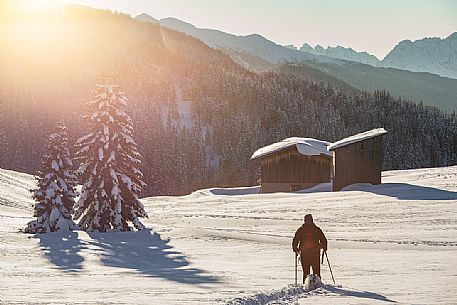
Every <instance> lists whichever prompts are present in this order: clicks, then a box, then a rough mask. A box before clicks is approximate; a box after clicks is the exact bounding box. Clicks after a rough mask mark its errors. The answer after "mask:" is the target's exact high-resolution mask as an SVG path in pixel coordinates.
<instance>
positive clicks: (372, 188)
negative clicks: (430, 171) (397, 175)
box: [345, 183, 457, 200]
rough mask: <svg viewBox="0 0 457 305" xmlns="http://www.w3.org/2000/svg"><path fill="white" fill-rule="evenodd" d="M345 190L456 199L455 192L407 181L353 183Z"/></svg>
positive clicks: (404, 196)
mask: <svg viewBox="0 0 457 305" xmlns="http://www.w3.org/2000/svg"><path fill="white" fill-rule="evenodd" d="M345 190H358V191H363V192H370V193H374V194H378V195H384V196H389V197H393V198H397V199H400V200H457V192H451V191H446V190H441V189H437V188H433V187H427V186H420V185H414V184H408V183H383V184H380V185H371V184H367V185H365V184H364V185H354V188H351V186H349V187H348V188H345Z"/></svg>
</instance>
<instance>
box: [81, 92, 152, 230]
mask: <svg viewBox="0 0 457 305" xmlns="http://www.w3.org/2000/svg"><path fill="white" fill-rule="evenodd" d="M126 105H127V98H126V96H125V95H124V94H123V93H121V92H119V91H118V89H117V87H116V86H113V85H97V86H96V88H95V100H93V101H90V102H88V103H87V106H88V107H89V113H90V114H91V115H89V116H86V119H87V120H88V122H89V129H90V133H89V134H88V135H86V136H84V137H82V138H80V139H79V140H78V142H77V146H78V147H79V152H78V153H77V159H78V160H79V161H80V162H81V165H80V168H79V170H78V173H79V175H80V179H81V182H82V183H83V187H82V195H81V197H80V198H79V201H78V203H77V210H76V214H75V219H80V222H79V226H80V228H81V229H82V230H85V231H98V232H106V231H109V230H114V231H129V230H130V229H131V228H130V226H129V223H132V224H133V225H134V226H135V228H136V229H138V230H141V229H144V228H145V227H144V225H143V224H142V223H141V222H140V220H139V217H147V214H146V212H145V210H144V207H143V204H142V203H141V202H140V201H139V200H138V195H139V194H140V192H141V188H142V186H144V183H143V181H142V179H143V175H142V173H141V172H140V170H139V169H138V166H139V165H140V164H141V161H140V160H139V158H140V154H139V153H138V150H137V144H136V143H135V141H134V140H133V138H132V133H133V124H132V121H131V119H130V117H129V116H128V115H127V113H125V112H124V110H123V109H124V108H125V107H126Z"/></svg>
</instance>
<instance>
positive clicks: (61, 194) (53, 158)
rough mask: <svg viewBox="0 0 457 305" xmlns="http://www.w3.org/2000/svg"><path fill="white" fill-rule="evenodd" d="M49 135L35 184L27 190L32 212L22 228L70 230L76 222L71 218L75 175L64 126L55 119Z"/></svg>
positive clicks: (40, 231)
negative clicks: (32, 207)
mask: <svg viewBox="0 0 457 305" xmlns="http://www.w3.org/2000/svg"><path fill="white" fill-rule="evenodd" d="M56 129H57V130H56V132H55V133H52V134H51V135H50V136H49V140H48V142H47V144H46V147H45V153H44V155H43V160H42V162H41V169H40V171H39V173H38V176H37V177H36V179H37V184H38V188H37V189H35V190H31V192H32V193H33V199H35V201H36V203H35V212H34V216H35V217H37V219H36V220H33V221H31V222H29V223H28V226H27V228H25V232H27V233H47V232H55V231H70V230H74V229H77V228H78V226H77V225H76V224H75V223H74V222H73V220H72V214H73V208H74V204H75V197H76V196H77V192H76V191H75V187H76V185H77V183H78V179H77V177H76V175H75V173H74V170H73V162H72V160H71V158H70V152H69V150H68V145H67V143H68V141H67V128H66V127H65V126H64V125H63V123H58V124H57V128H56Z"/></svg>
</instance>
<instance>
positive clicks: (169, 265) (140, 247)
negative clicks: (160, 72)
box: [0, 167, 457, 304]
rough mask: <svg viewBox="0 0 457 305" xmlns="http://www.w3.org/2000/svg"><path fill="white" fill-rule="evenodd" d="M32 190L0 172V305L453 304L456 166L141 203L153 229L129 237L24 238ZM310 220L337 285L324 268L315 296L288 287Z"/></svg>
mask: <svg viewBox="0 0 457 305" xmlns="http://www.w3.org/2000/svg"><path fill="white" fill-rule="evenodd" d="M32 187H33V179H32V177H31V176H29V175H24V174H20V173H16V172H11V171H5V170H0V244H1V247H0V257H1V258H0V303H1V304H10V303H14V304H16V303H33V304H37V303H38V304H39V303H42V304H49V303H54V304H62V303H72V304H121V303H122V304H124V303H128V304H228V303H229V304H297V303H298V304H383V303H390V302H397V303H400V304H436V303H441V304H455V303H457V294H456V289H457V264H456V263H455V258H456V257H457V167H448V168H437V169H421V170H409V171H391V172H385V173H383V184H382V185H379V186H371V185H354V186H350V187H348V188H347V189H346V190H345V191H342V192H337V193H332V192H329V191H328V190H329V189H330V185H328V184H327V185H326V184H324V185H320V186H318V187H316V188H314V189H312V190H308V191H306V192H302V193H292V194H290V193H289V194H286V193H277V194H257V192H258V188H255V187H254V188H238V189H217V188H216V189H209V190H201V191H197V192H195V193H193V194H191V195H188V196H183V197H155V198H146V199H144V200H143V203H144V204H145V205H146V208H147V211H148V213H149V215H150V219H149V220H146V221H145V224H146V225H147V226H148V227H149V228H151V229H153V231H146V232H134V233H132V232H130V233H105V234H97V233H91V234H87V233H85V232H73V233H70V234H64V233H50V234H47V235H41V236H33V235H28V234H23V233H19V232H18V230H19V229H20V228H23V227H25V225H26V223H27V221H29V220H30V219H32V218H31V217H30V216H31V204H32V200H31V199H30V198H29V196H30V195H29V193H28V189H30V188H32ZM310 191H311V192H310ZM306 213H313V215H314V219H315V221H316V223H317V224H318V225H319V226H320V227H321V228H322V229H323V231H324V232H325V233H326V234H327V237H328V239H329V251H328V255H329V258H330V262H331V264H332V269H333V273H334V275H335V279H336V284H337V285H333V283H332V280H331V277H330V273H329V269H328V266H327V264H325V265H324V266H323V267H322V268H323V270H322V276H323V281H324V282H325V284H326V285H325V286H324V287H323V288H320V289H318V290H315V291H312V292H306V291H304V290H303V289H302V288H300V287H299V288H293V287H290V286H288V285H289V284H291V283H292V282H293V281H294V256H293V253H292V251H291V246H290V243H291V238H292V236H293V234H294V232H295V230H296V229H297V228H298V226H300V225H301V223H302V218H303V215H304V214H306ZM300 275H301V274H300V273H299V277H300Z"/></svg>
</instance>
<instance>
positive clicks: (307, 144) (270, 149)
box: [251, 137, 332, 160]
mask: <svg viewBox="0 0 457 305" xmlns="http://www.w3.org/2000/svg"><path fill="white" fill-rule="evenodd" d="M330 144H331V143H330V142H327V141H321V140H316V139H313V138H298V137H293V138H287V139H284V140H282V141H281V142H277V143H273V144H270V145H268V146H265V147H262V148H260V149H258V150H256V151H255V152H254V154H253V155H252V157H251V160H253V159H257V158H260V157H263V156H266V155H270V154H272V153H275V152H278V151H280V150H283V149H286V148H289V147H291V146H294V145H295V146H296V147H297V150H298V152H299V153H301V154H302V155H306V156H319V155H326V156H329V157H332V152H330V151H328V149H327V147H328V146H329V145H330Z"/></svg>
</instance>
